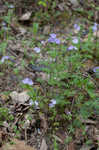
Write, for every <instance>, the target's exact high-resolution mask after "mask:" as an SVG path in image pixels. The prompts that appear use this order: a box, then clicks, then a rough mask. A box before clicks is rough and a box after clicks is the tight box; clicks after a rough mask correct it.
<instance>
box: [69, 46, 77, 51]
mask: <svg viewBox="0 0 99 150" xmlns="http://www.w3.org/2000/svg"><path fill="white" fill-rule="evenodd" d="M67 50H68V51H71V50H77V47H76V46H73V45H71V46H69V47H68V48H67Z"/></svg>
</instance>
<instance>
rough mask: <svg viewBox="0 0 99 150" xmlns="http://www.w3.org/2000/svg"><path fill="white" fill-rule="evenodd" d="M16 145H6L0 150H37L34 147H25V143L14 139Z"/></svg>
mask: <svg viewBox="0 0 99 150" xmlns="http://www.w3.org/2000/svg"><path fill="white" fill-rule="evenodd" d="M12 142H13V143H14V144H10V143H6V144H5V145H3V146H2V148H1V149H0V150H36V149H34V148H33V147H30V146H28V145H25V142H24V141H20V140H17V139H13V140H12Z"/></svg>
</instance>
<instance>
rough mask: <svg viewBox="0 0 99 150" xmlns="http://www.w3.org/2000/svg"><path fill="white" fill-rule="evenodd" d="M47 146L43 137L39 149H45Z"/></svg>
mask: <svg viewBox="0 0 99 150" xmlns="http://www.w3.org/2000/svg"><path fill="white" fill-rule="evenodd" d="M47 148H48V146H47V144H46V141H45V139H42V144H41V147H40V150H47Z"/></svg>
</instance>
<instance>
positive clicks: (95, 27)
mask: <svg viewBox="0 0 99 150" xmlns="http://www.w3.org/2000/svg"><path fill="white" fill-rule="evenodd" d="M92 30H93V32H95V31H97V30H98V24H97V23H94V25H93V27H92Z"/></svg>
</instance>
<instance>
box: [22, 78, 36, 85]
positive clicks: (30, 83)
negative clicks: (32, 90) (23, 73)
mask: <svg viewBox="0 0 99 150" xmlns="http://www.w3.org/2000/svg"><path fill="white" fill-rule="evenodd" d="M22 83H23V84H28V85H33V81H32V80H31V79H30V78H25V79H23V80H22Z"/></svg>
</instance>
